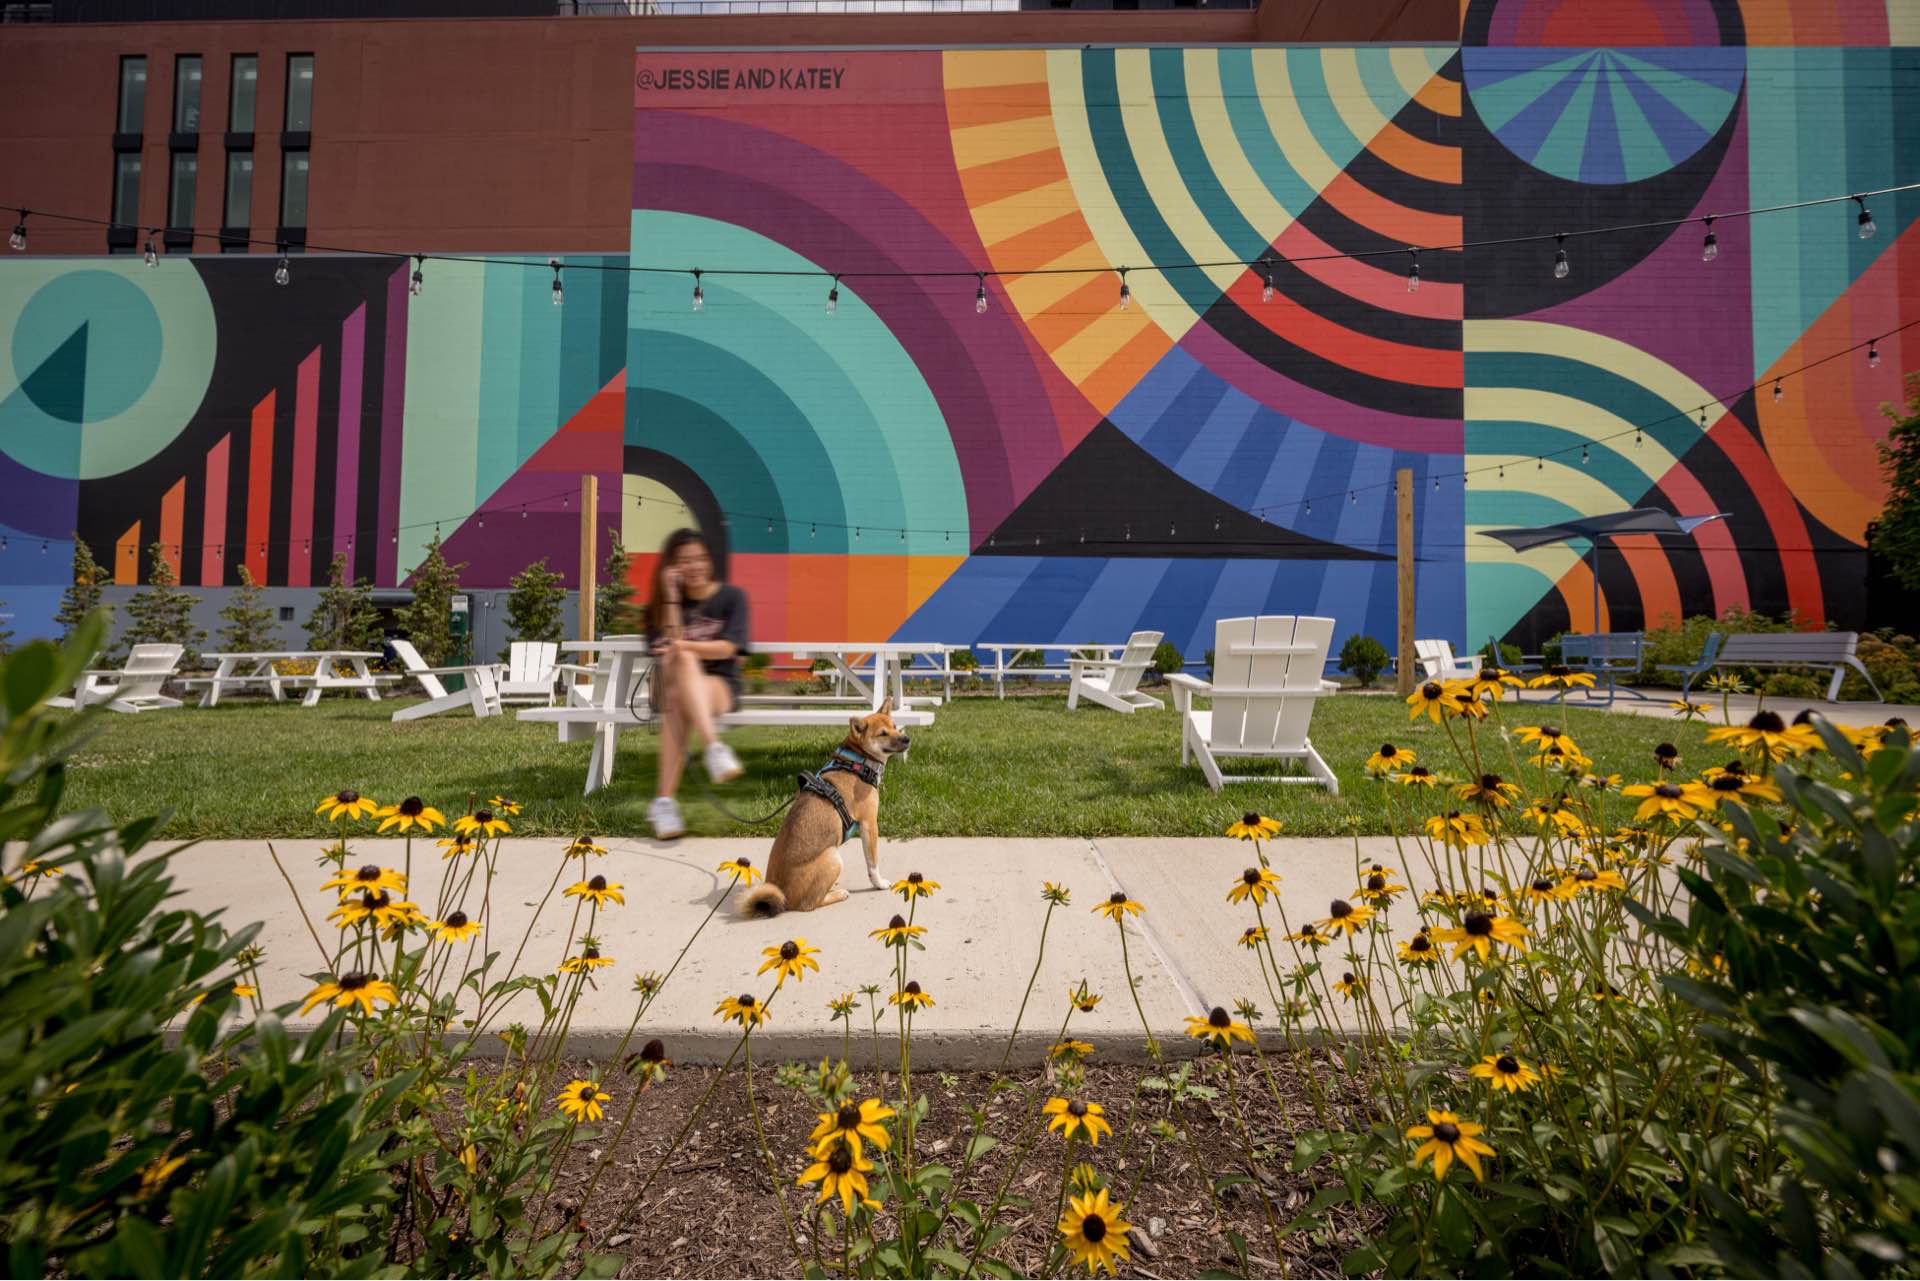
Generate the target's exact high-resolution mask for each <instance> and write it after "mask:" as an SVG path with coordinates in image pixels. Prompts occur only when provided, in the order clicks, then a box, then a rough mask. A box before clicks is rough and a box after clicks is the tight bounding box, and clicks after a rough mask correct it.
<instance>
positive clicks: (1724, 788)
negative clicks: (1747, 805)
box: [1700, 762, 1780, 806]
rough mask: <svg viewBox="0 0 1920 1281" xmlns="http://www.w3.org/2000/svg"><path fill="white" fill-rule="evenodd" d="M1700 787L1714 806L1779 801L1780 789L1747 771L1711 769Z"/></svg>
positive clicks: (1703, 778)
mask: <svg viewBox="0 0 1920 1281" xmlns="http://www.w3.org/2000/svg"><path fill="white" fill-rule="evenodd" d="M1736 764H1737V762H1736ZM1700 787H1701V789H1702V790H1703V791H1704V792H1705V793H1706V796H1707V799H1708V800H1710V801H1711V802H1712V804H1713V805H1715V806H1719V805H1721V804H1722V803H1724V802H1726V801H1744V802H1752V801H1777V800H1779V799H1780V789H1779V788H1777V787H1775V786H1774V785H1773V784H1772V783H1769V782H1767V780H1765V779H1763V778H1759V777H1756V776H1755V775H1752V774H1749V773H1747V772H1746V771H1745V770H1730V769H1710V770H1707V771H1705V772H1704V773H1703V774H1702V775H1701V777H1700Z"/></svg>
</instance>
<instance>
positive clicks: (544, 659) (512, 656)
mask: <svg viewBox="0 0 1920 1281" xmlns="http://www.w3.org/2000/svg"><path fill="white" fill-rule="evenodd" d="M559 662H560V646H559V645H557V644H555V643H554V642H553V641H515V642H513V644H511V645H509V646H507V666H506V670H505V671H504V672H502V673H501V675H500V701H501V702H503V703H544V704H546V705H547V706H548V707H552V706H553V700H554V694H555V692H556V691H557V690H558V688H559V685H560V672H559Z"/></svg>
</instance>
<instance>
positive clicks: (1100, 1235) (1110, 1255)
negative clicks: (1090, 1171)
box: [1059, 1188, 1133, 1276]
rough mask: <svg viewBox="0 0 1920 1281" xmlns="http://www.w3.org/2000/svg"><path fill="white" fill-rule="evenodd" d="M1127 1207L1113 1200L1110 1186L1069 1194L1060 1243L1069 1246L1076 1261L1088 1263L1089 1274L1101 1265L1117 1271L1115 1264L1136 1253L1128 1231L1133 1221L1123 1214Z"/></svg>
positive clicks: (1068, 1255) (1070, 1252)
mask: <svg viewBox="0 0 1920 1281" xmlns="http://www.w3.org/2000/svg"><path fill="white" fill-rule="evenodd" d="M1125 1208H1126V1207H1125V1206H1123V1205H1121V1204H1120V1203H1119V1202H1118V1201H1113V1200H1109V1199H1108V1196H1107V1190H1106V1189H1105V1188H1101V1189H1100V1190H1099V1191H1097V1192H1092V1193H1087V1194H1083V1195H1081V1196H1074V1197H1068V1198H1067V1210H1066V1213H1064V1214H1062V1215H1061V1216H1060V1223H1059V1228H1060V1244H1061V1245H1063V1246H1065V1247H1066V1250H1067V1258H1068V1260H1069V1261H1070V1262H1072V1263H1076V1264H1079V1263H1084V1264H1086V1266H1087V1275H1088V1276H1092V1275H1093V1274H1094V1273H1095V1272H1096V1271H1098V1270H1099V1269H1101V1268H1104V1269H1106V1273H1107V1275H1108V1276H1112V1275H1113V1268H1114V1264H1116V1263H1125V1262H1126V1261H1127V1260H1128V1259H1130V1258H1132V1257H1133V1247H1132V1246H1130V1245H1129V1244H1128V1243H1127V1233H1128V1232H1130V1231H1132V1229H1133V1225H1132V1224H1131V1223H1128V1222H1127V1221H1126V1220H1125V1219H1122V1218H1121V1217H1120V1212H1121V1211H1122V1210H1124V1209H1125Z"/></svg>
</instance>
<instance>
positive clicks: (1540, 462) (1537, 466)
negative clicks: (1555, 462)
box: [1533, 458, 1547, 471]
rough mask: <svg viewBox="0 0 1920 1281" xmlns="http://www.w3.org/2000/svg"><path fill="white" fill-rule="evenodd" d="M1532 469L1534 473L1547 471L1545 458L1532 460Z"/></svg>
mask: <svg viewBox="0 0 1920 1281" xmlns="http://www.w3.org/2000/svg"><path fill="white" fill-rule="evenodd" d="M1533 469H1534V470H1535V471H1545V470H1546V469H1547V460H1546V459H1545V458H1536V459H1534V460H1533Z"/></svg>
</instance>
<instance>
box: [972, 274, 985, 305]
mask: <svg viewBox="0 0 1920 1281" xmlns="http://www.w3.org/2000/svg"><path fill="white" fill-rule="evenodd" d="M974 279H975V280H976V281H977V282H978V283H977V284H975V285H974V287H973V314H974V315H976V316H980V315H984V314H985V313H986V310H987V273H986V272H984V271H979V272H975V273H974Z"/></svg>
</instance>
